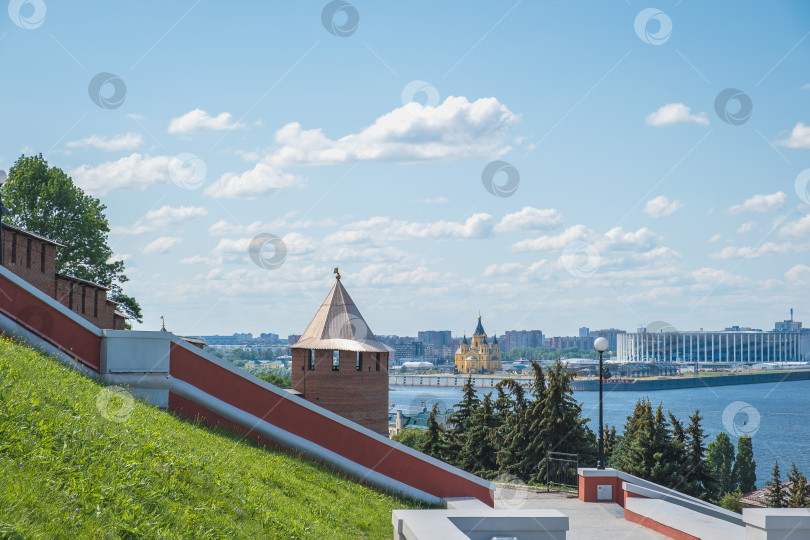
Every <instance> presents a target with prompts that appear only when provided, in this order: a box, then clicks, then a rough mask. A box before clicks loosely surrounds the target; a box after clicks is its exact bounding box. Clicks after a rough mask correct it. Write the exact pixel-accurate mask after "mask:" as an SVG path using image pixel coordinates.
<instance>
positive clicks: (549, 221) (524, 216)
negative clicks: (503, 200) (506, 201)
mask: <svg viewBox="0 0 810 540" xmlns="http://www.w3.org/2000/svg"><path fill="white" fill-rule="evenodd" d="M560 223H562V215H561V214H560V213H559V212H558V211H557V210H555V209H554V208H546V209H542V210H540V209H537V208H532V207H531V206H524V207H523V208H522V209H521V210H520V211H518V212H514V213H512V214H506V215H505V216H504V217H503V219H501V221H500V223H498V224H497V225H495V228H494V230H495V231H496V232H512V231H523V230H529V229H540V228H543V227H553V226H554V225H559V224H560Z"/></svg>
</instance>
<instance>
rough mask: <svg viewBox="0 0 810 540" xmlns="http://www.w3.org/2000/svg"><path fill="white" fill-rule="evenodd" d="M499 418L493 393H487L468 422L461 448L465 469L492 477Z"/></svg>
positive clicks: (494, 467)
mask: <svg viewBox="0 0 810 540" xmlns="http://www.w3.org/2000/svg"><path fill="white" fill-rule="evenodd" d="M496 428H497V420H496V418H495V415H494V414H493V412H492V394H491V393H489V394H486V395H485V396H484V399H483V400H482V401H481V405H480V406H479V407H478V408H477V409H476V410H475V412H473V415H472V416H471V417H470V420H469V422H468V429H467V434H466V437H465V439H464V445H463V446H462V450H461V459H460V465H461V468H462V469H464V470H465V471H468V472H471V473H473V474H475V475H478V476H482V477H485V478H490V477H493V476H495V474H493V473H494V472H495V471H496V462H495V457H496V450H497V449H496V447H495V437H494V434H495V430H496Z"/></svg>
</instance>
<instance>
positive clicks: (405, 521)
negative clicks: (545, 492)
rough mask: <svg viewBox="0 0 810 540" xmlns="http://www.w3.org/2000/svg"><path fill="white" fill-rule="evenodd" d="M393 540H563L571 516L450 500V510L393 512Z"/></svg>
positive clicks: (471, 500)
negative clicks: (520, 539) (507, 539)
mask: <svg viewBox="0 0 810 540" xmlns="http://www.w3.org/2000/svg"><path fill="white" fill-rule="evenodd" d="M391 523H392V525H393V526H394V540H433V539H439V538H441V539H442V540H469V539H472V540H491V539H492V538H527V539H532V540H564V539H565V536H566V532H567V531H568V525H569V524H568V516H566V515H565V514H563V513H562V512H559V511H557V510H494V509H492V508H489V507H488V506H487V505H485V504H483V503H481V502H480V501H478V500H475V499H450V500H448V501H447V510H394V511H393V512H392V513H391Z"/></svg>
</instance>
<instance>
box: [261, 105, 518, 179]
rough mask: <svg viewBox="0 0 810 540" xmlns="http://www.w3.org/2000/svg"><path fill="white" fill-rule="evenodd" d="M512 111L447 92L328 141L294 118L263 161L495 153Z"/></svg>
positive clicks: (501, 149) (428, 158)
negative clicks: (435, 101) (444, 96)
mask: <svg viewBox="0 0 810 540" xmlns="http://www.w3.org/2000/svg"><path fill="white" fill-rule="evenodd" d="M517 121H518V116H517V115H516V114H514V113H512V112H511V111H510V110H509V109H507V108H506V106H505V105H503V104H501V103H499V102H498V100H497V99H495V98H482V99H478V100H476V101H474V102H472V103H470V102H469V101H467V98H465V97H452V96H451V97H448V98H447V99H446V100H445V101H444V103H442V104H441V105H438V106H436V107H429V106H427V105H425V106H423V105H421V104H419V103H416V102H410V103H408V104H407V105H404V106H402V107H400V108H398V109H394V110H393V111H391V112H389V113H386V114H384V115H383V116H381V117H379V118H377V119H376V120H375V121H374V123H373V124H372V125H370V126H368V127H366V128H364V129H362V130H361V131H360V132H358V133H352V134H349V135H346V136H344V137H341V138H340V139H337V140H333V139H329V138H328V137H326V136H325V135H324V134H323V132H322V131H321V130H320V129H310V130H305V129H302V128H301V125H300V124H298V123H297V122H294V123H291V124H287V125H286V126H284V127H282V128H281V129H280V130H278V131H277V132H276V138H275V140H276V143H277V144H279V145H280V147H279V148H278V149H277V150H276V151H275V152H274V153H273V154H272V155H270V156H269V157H268V162H269V163H271V164H275V165H277V166H280V167H286V166H290V165H328V164H334V163H345V162H352V161H394V162H401V161H435V160H454V159H479V158H481V157H482V156H491V157H497V156H499V155H501V154H503V153H504V152H506V151H507V150H508V147H506V148H504V147H503V145H502V143H503V139H504V137H505V135H506V132H507V131H508V130H509V128H510V127H511V126H512V125H513V124H515V123H516V122H517Z"/></svg>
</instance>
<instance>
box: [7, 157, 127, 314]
mask: <svg viewBox="0 0 810 540" xmlns="http://www.w3.org/2000/svg"><path fill="white" fill-rule="evenodd" d="M3 197H4V198H3V203H4V205H5V206H7V207H8V208H9V213H8V214H7V217H6V219H7V221H8V222H9V223H10V224H11V225H14V226H16V227H20V228H22V229H25V230H27V231H31V232H33V233H35V234H38V235H41V236H44V237H46V238H50V239H51V240H53V241H55V242H59V243H60V244H62V245H63V246H64V247H62V248H60V249H59V250H57V254H56V271H57V272H59V273H63V274H69V275H72V276H74V277H77V278H80V279H85V280H88V281H92V282H95V283H98V284H99V285H102V286H104V287H107V288H108V289H109V293H108V298H109V299H110V300H112V301H114V302H118V303H119V309H120V310H121V311H122V312H124V313H126V314H127V315H129V316H130V317H132V318H133V319H135V320H136V321H138V322H141V317H142V315H141V307H140V305H139V304H138V302H137V301H136V300H135V299H134V298H132V297H131V296H127V295H125V294H124V292H123V290H122V288H121V285H122V284H123V283H126V282H127V281H128V279H127V276H126V275H125V274H124V262H123V261H113V260H111V259H112V257H113V251H112V249H110V246H109V245H108V244H107V235H108V233H109V232H110V226H109V223H108V222H107V217H106V216H105V214H104V211H105V210H106V209H107V207H106V206H105V205H103V204H101V201H99V200H98V199H96V198H95V197H91V196H89V195H86V194H85V193H84V191H82V190H81V189H80V188H78V187H77V186H76V185H75V184H74V183H73V180H72V179H71V178H70V176H68V175H67V174H65V172H64V171H62V170H61V169H59V168H57V167H49V166H48V162H47V161H45V158H43V157H42V154H39V155H38V156H25V155H22V156H20V158H19V159H17V161H16V163H14V165H13V166H12V167H11V169H10V170H9V173H8V180H7V182H6V184H5V185H4V186H3Z"/></svg>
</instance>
